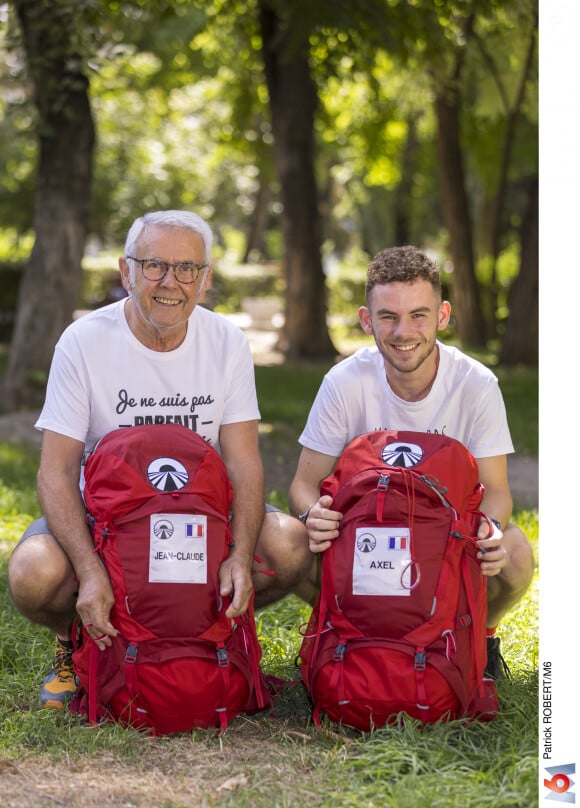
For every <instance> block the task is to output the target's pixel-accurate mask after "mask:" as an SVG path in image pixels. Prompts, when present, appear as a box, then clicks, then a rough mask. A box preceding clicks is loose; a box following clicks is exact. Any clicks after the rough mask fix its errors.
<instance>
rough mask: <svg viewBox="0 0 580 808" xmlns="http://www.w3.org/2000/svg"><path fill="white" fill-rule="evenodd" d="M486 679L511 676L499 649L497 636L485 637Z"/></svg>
mask: <svg viewBox="0 0 580 808" xmlns="http://www.w3.org/2000/svg"><path fill="white" fill-rule="evenodd" d="M484 676H486V677H487V678H488V679H496V680H497V679H505V678H506V677H509V676H511V673H510V669H509V668H508V665H507V662H506V661H505V659H504V658H503V657H502V655H501V651H500V650H499V637H488V638H487V665H486V666H485V673H484Z"/></svg>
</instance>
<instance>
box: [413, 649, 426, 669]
mask: <svg viewBox="0 0 580 808" xmlns="http://www.w3.org/2000/svg"><path fill="white" fill-rule="evenodd" d="M426 661H427V655H426V654H425V651H417V653H416V654H415V670H416V671H424V670H425V666H426Z"/></svg>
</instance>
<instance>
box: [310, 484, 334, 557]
mask: <svg viewBox="0 0 580 808" xmlns="http://www.w3.org/2000/svg"><path fill="white" fill-rule="evenodd" d="M331 505H332V497H329V496H328V495H325V496H323V497H320V499H319V500H318V502H315V503H314V505H313V506H312V508H310V512H309V514H308V518H307V519H306V529H307V530H308V546H309V547H310V552H311V553H322V552H324V550H328V548H329V547H330V544H331V542H332V541H333V540H334V539H336V538H337V536H338V527H339V523H340V520H341V519H342V514H341V513H340V512H339V511H333V510H331V508H330V506H331Z"/></svg>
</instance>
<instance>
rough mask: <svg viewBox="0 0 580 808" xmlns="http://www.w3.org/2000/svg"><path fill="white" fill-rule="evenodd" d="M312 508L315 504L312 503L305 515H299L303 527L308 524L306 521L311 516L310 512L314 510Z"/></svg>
mask: <svg viewBox="0 0 580 808" xmlns="http://www.w3.org/2000/svg"><path fill="white" fill-rule="evenodd" d="M312 508H314V503H312V505H309V506H308V507H307V508H306V510H305V511H304V513H300V514H298V518H299V519H300V521H301V522H302V524H303V525H305V524H306V520H307V519H308V517H309V516H310V511H311V510H312Z"/></svg>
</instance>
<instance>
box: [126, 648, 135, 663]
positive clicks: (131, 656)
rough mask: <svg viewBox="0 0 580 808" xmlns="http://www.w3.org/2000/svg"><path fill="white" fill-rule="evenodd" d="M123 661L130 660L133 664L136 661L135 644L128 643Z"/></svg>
mask: <svg viewBox="0 0 580 808" xmlns="http://www.w3.org/2000/svg"><path fill="white" fill-rule="evenodd" d="M125 662H130V663H131V664H134V663H135V662H137V646H136V645H128V646H127V650H126V651H125Z"/></svg>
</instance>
